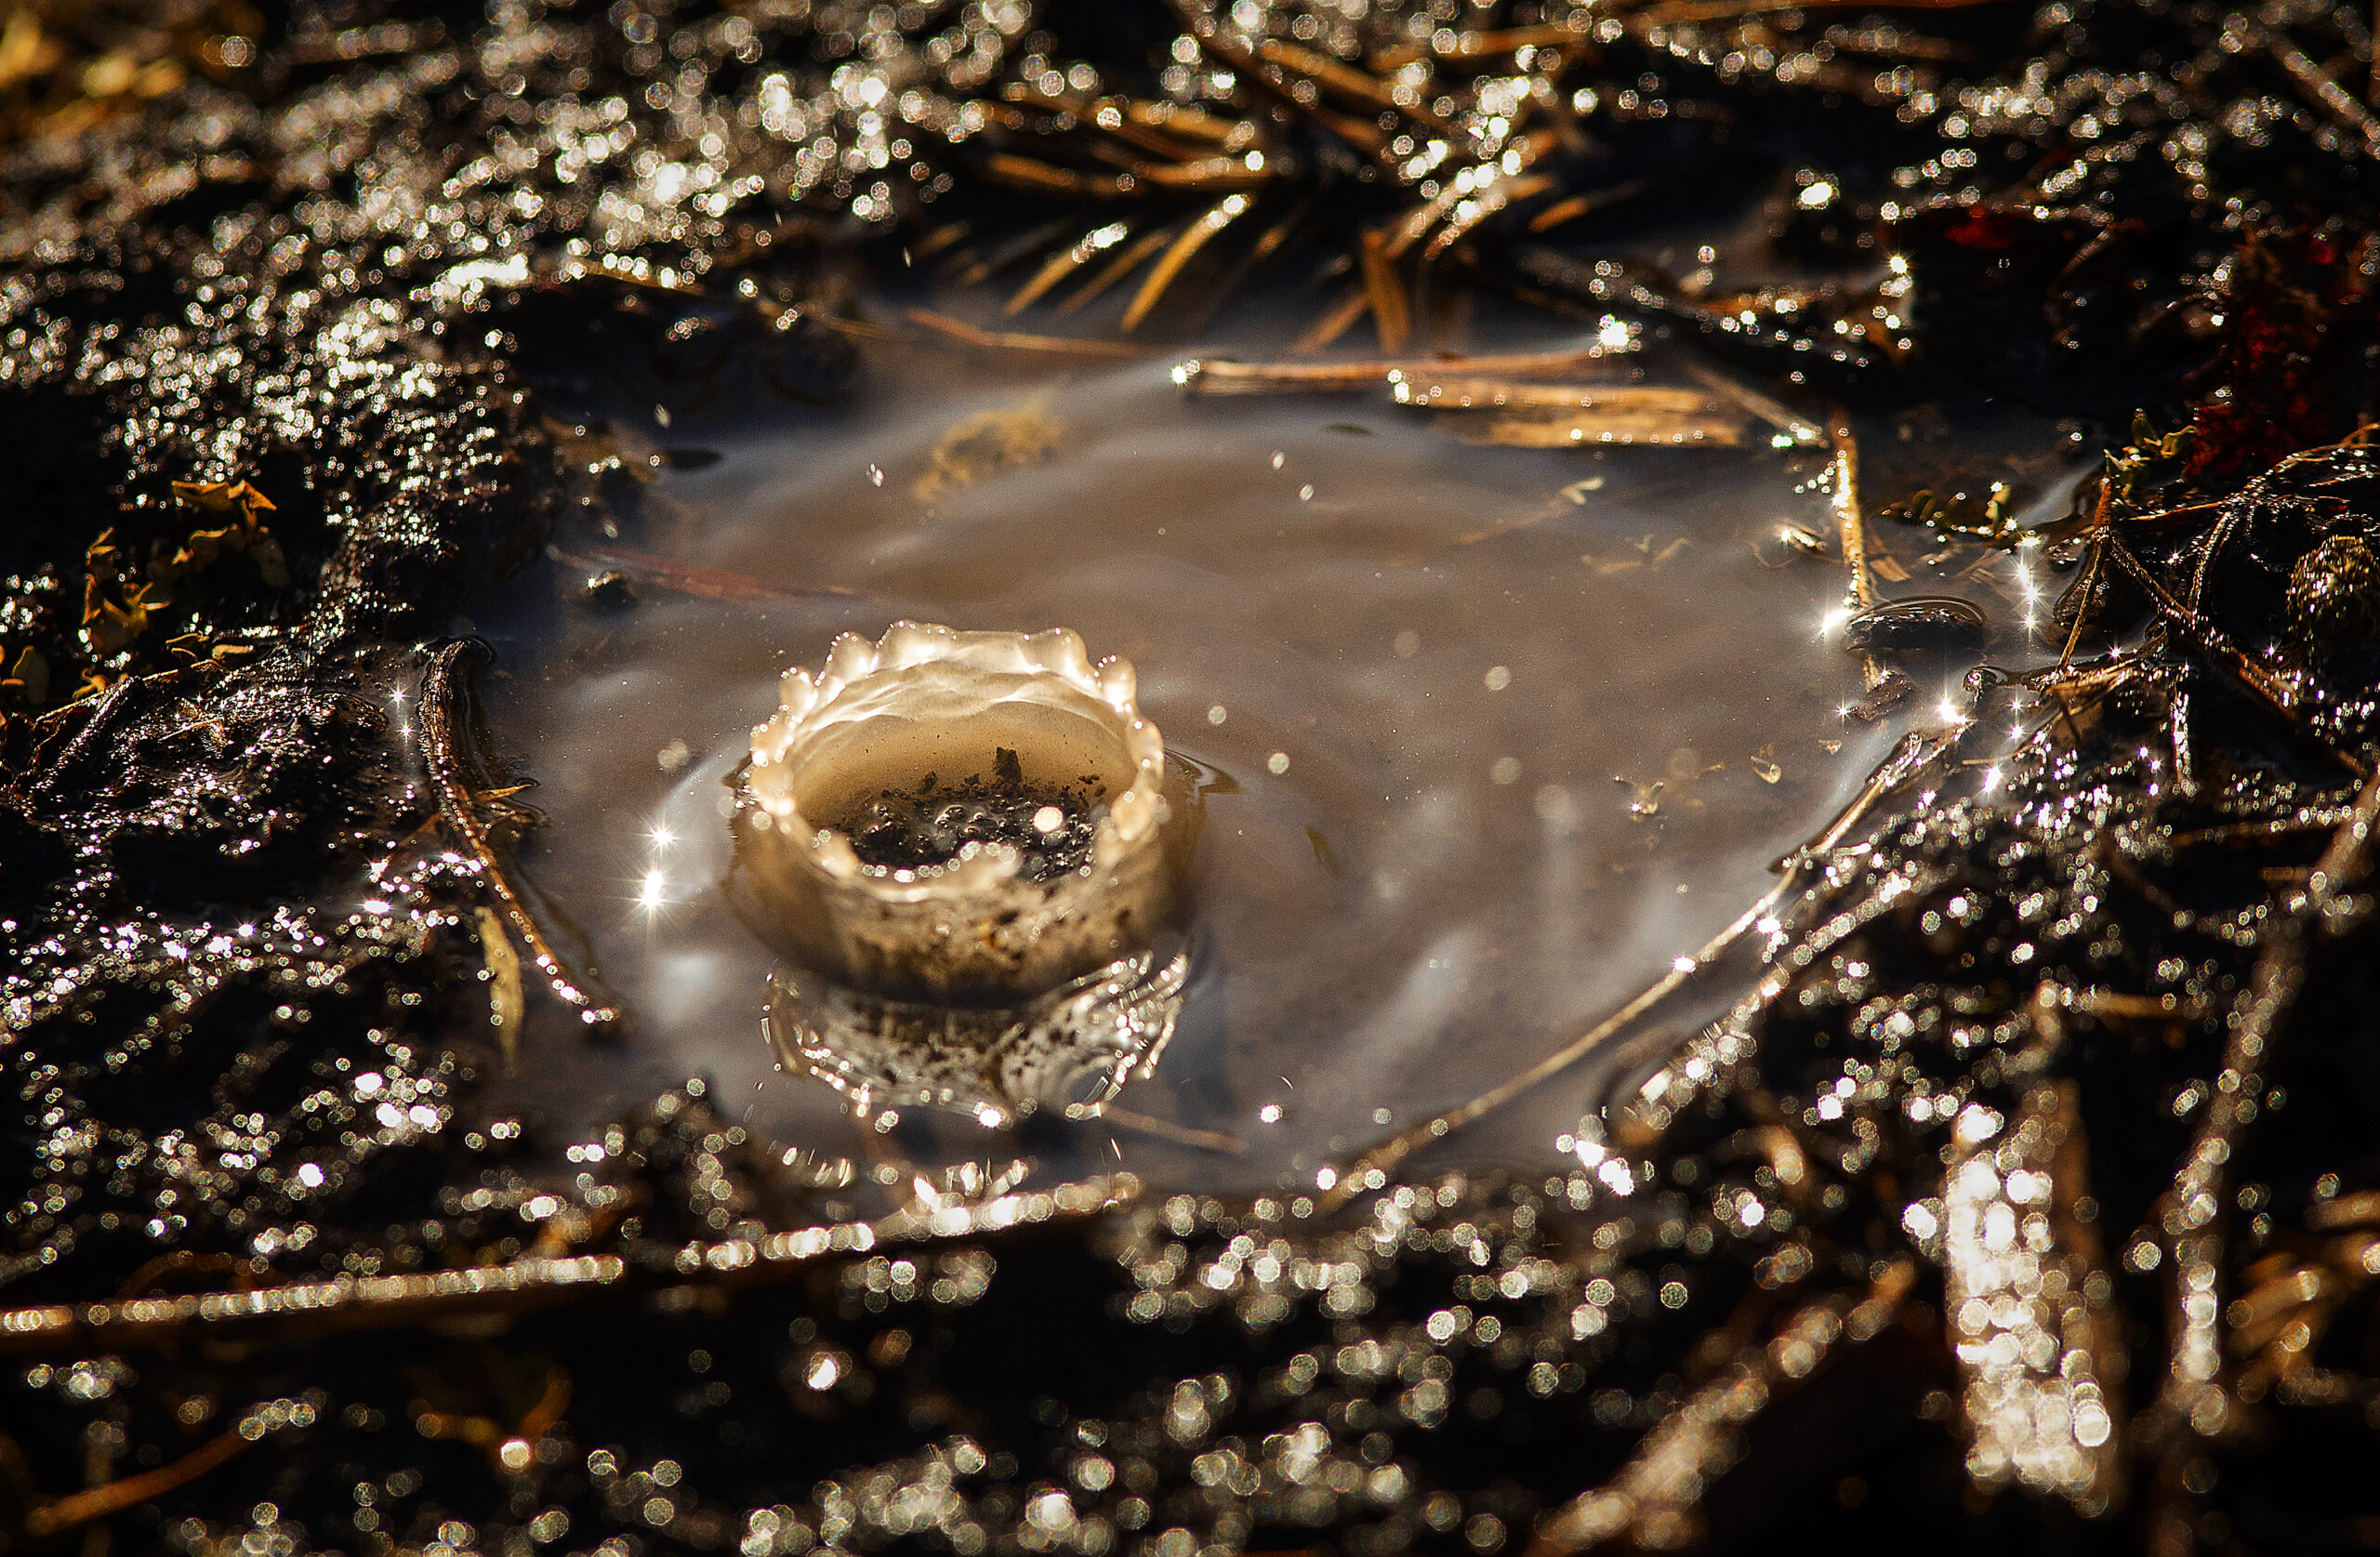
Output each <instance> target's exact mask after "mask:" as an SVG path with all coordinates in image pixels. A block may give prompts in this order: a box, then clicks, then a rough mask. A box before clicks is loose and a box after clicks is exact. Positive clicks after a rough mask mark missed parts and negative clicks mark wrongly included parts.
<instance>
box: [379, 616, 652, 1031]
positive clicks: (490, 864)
mask: <svg viewBox="0 0 2380 1557" xmlns="http://www.w3.org/2000/svg"><path fill="white" fill-rule="evenodd" d="M487 652H488V651H487V646H486V645H485V644H483V643H482V642H480V641H479V640H476V639H459V640H456V641H454V642H452V643H448V644H446V645H444V646H443V647H442V648H441V649H440V650H439V651H438V652H437V653H436V654H435V655H433V656H432V657H431V659H430V669H429V671H428V673H427V674H426V675H424V677H423V678H422V694H421V747H422V757H423V759H424V761H425V762H426V763H427V765H428V766H429V769H430V786H431V787H432V788H433V789H435V790H436V791H437V794H438V814H439V815H440V817H441V818H443V820H444V821H445V823H446V825H447V826H448V828H450V829H451V830H452V831H453V832H454V834H455V837H456V840H457V841H458V842H460V843H461V844H462V845H463V847H464V848H465V849H467V850H469V851H470V853H471V857H472V858H473V859H475V860H477V861H478V862H479V865H480V869H481V871H482V872H483V874H484V875H485V876H486V877H487V883H488V890H489V891H492V892H493V893H495V894H496V907H497V909H498V910H499V911H500V912H501V913H502V914H503V916H504V922H505V923H506V925H508V926H509V928H510V929H511V930H512V932H513V934H514V935H516V936H518V937H519V938H520V940H521V943H522V944H523V945H525V946H526V947H528V948H529V959H530V960H531V961H532V962H534V963H536V966H537V971H538V972H540V973H543V974H544V975H545V976H546V984H547V987H548V988H549V989H551V990H552V991H553V992H554V996H555V997H556V998H558V999H560V1000H561V1001H562V1003H563V1004H564V1005H567V1006H573V1007H575V1008H576V1009H577V1010H578V1013H579V1017H580V1019H581V1020H582V1021H584V1022H585V1023H587V1024H588V1026H590V1027H595V1028H599V1029H609V1028H614V1027H617V1026H618V1025H619V1024H620V1023H622V1022H623V1021H624V1020H626V1017H627V1013H626V1012H625V1011H624V1010H623V1009H621V1007H620V1003H619V1001H618V999H617V998H616V997H615V996H613V995H612V994H611V993H610V992H609V991H607V990H605V989H603V988H602V985H601V984H599V983H596V982H595V981H594V980H593V979H591V978H586V977H583V976H581V975H577V974H574V973H573V972H572V971H571V970H570V969H569V967H568V966H567V965H566V964H564V963H563V961H562V957H561V956H560V955H559V954H557V953H556V952H555V951H554V949H553V945H552V943H549V941H548V940H547V939H546V934H545V931H544V930H540V929H539V928H538V926H537V921H536V918H535V917H532V916H531V914H530V912H529V905H528V902H527V900H526V899H524V898H523V897H522V894H521V891H520V890H519V889H518V888H516V887H515V886H514V885H513V884H512V878H511V877H510V875H509V873H508V872H507V871H506V870H505V868H504V863H503V861H502V860H501V859H500V858H499V857H498V856H497V853H496V843H495V840H494V839H493V838H490V837H489V836H488V830H487V825H486V824H485V823H483V822H482V821H481V820H480V818H479V812H478V811H476V810H475V809H474V808H473V804H472V800H471V792H470V787H469V784H468V783H467V782H466V781H465V778H464V774H463V755H462V753H463V747H462V736H461V733H460V732H461V729H462V716H461V703H462V697H463V676H464V666H465V664H466V662H467V661H469V660H473V659H483V658H485V657H486V655H487Z"/></svg>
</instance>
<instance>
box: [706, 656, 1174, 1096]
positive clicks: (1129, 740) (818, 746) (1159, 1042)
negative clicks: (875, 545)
mask: <svg viewBox="0 0 2380 1557" xmlns="http://www.w3.org/2000/svg"><path fill="white" fill-rule="evenodd" d="M1135 691H1136V686H1135V680H1134V677H1133V672H1132V667H1131V665H1130V664H1129V663H1128V662H1126V661H1124V660H1122V659H1117V658H1109V659H1105V660H1102V661H1100V662H1099V663H1098V664H1097V665H1093V664H1092V663H1091V657H1090V655H1089V653H1087V652H1086V651H1085V649H1084V647H1083V642H1082V640H1081V639H1080V638H1078V637H1077V636H1076V635H1075V634H1074V633H1072V632H1070V631H1067V630H1065V629H1064V628H1056V629H1052V630H1051V631H1048V632H1039V633H1031V634H1025V633H1012V632H958V631H954V630H953V629H951V628H949V627H936V626H931V625H927V624H922V623H916V622H898V623H895V624H893V627H891V628H889V629H888V630H887V631H886V632H885V634H884V636H883V637H882V638H881V639H880V640H878V641H876V642H874V643H870V642H869V641H867V640H866V639H865V638H862V637H860V636H859V635H857V634H855V633H847V634H845V635H843V636H842V637H840V638H839V639H837V640H835V643H834V645H833V647H832V649H831V650H830V651H829V653H828V654H827V657H826V666H825V668H824V669H823V670H822V671H821V672H819V673H818V674H817V675H815V676H813V675H812V674H811V673H810V672H808V671H807V670H801V669H797V670H793V671H789V672H787V675H786V676H785V678H784V681H783V699H784V701H783V706H781V707H780V708H779V709H778V710H777V714H776V717H775V718H774V719H770V720H769V721H768V722H767V723H766V724H763V725H760V727H758V728H757V729H756V730H754V731H753V732H752V756H751V760H750V762H749V763H748V764H747V767H746V768H745V770H744V772H743V775H742V778H741V782H740V786H739V791H738V796H737V803H736V807H735V810H734V829H735V841H736V851H735V853H736V859H735V871H734V879H733V893H734V900H735V902H736V904H737V907H738V910H739V912H740V913H741V914H742V915H743V917H744V918H745V919H746V921H747V924H749V925H750V926H751V927H752V929H753V930H754V931H755V932H756V933H758V934H759V935H760V937H761V938H762V939H763V940H764V941H766V942H767V943H769V945H770V946H771V948H772V949H773V950H774V951H775V952H776V953H777V955H778V956H779V957H780V958H781V959H782V963H781V966H780V968H779V970H778V972H777V973H776V975H775V976H774V985H773V989H772V992H771V1000H770V1009H769V1029H770V1036H771V1038H772V1040H773V1041H774V1043H775V1044H776V1046H777V1048H778V1050H779V1052H780V1053H781V1055H782V1056H783V1057H784V1059H785V1061H786V1062H787V1065H788V1066H789V1067H793V1066H798V1067H800V1069H803V1070H806V1071H808V1072H809V1073H811V1074H812V1075H816V1076H818V1077H820V1078H821V1079H823V1080H825V1081H826V1082H827V1083H829V1084H830V1085H832V1086H834V1087H836V1088H838V1089H840V1090H841V1091H842V1092H843V1093H844V1094H845V1095H846V1096H848V1097H849V1098H851V1099H852V1101H853V1103H854V1105H855V1106H856V1107H858V1108H859V1109H860V1110H862V1111H863V1112H869V1113H872V1112H877V1111H880V1110H883V1109H887V1108H898V1107H912V1106H919V1105H928V1104H931V1105H934V1106H938V1107H943V1108H948V1109H953V1110H957V1111H959V1112H961V1113H965V1114H968V1115H973V1116H974V1117H975V1118H976V1119H978V1120H979V1121H981V1122H983V1123H985V1124H986V1125H1000V1124H1005V1123H1008V1122H1010V1121H1012V1120H1013V1119H1014V1118H1016V1117H1018V1116H1020V1115H1025V1114H1029V1113H1031V1112H1033V1111H1034V1110H1036V1109H1037V1108H1042V1107H1061V1108H1076V1109H1081V1108H1095V1107H1097V1106H1098V1105H1099V1104H1101V1103H1104V1102H1106V1101H1107V1100H1108V1099H1109V1098H1111V1097H1113V1096H1114V1095H1115V1093H1116V1091H1117V1089H1120V1088H1121V1087H1122V1086H1123V1085H1124V1083H1125V1082H1126V1081H1127V1080H1128V1079H1129V1078H1130V1077H1131V1075H1133V1074H1135V1073H1136V1072H1138V1073H1142V1074H1145V1072H1146V1070H1147V1069H1149V1068H1151V1067H1153V1066H1154V1065H1155V1064H1156V1062H1157V1056H1158V1054H1159V1053H1160V1052H1161V1051H1162V1049H1163V1048H1164V1046H1165V1044H1166V1041H1167V1040H1168V1039H1169V1038H1170V1036H1172V1032H1173V1024H1174V1019H1175V1016H1176V1014H1177V1013H1178V1011H1179V1010H1180V1008H1181V999H1182V990H1183V983H1184V981H1185V980H1186V978H1187V975H1188V969H1189V951H1188V945H1187V942H1186V939H1185V937H1184V935H1183V931H1182V927H1181V912H1180V909H1181V881H1182V875H1183V865H1184V864H1185V862H1186V859H1187V856H1188V852H1189V849H1190V845H1191V843H1192V841H1193V840H1194V838H1195V835H1196V832H1197V820H1198V818H1197V801H1196V798H1195V792H1194V791H1193V789H1192V787H1191V786H1190V785H1188V784H1187V783H1184V782H1183V781H1181V780H1179V779H1177V778H1175V777H1173V776H1172V770H1171V769H1170V768H1169V765H1168V763H1167V761H1166V757H1165V744H1164V741H1163V738H1162V737H1161V736H1160V735H1159V733H1158V732H1157V727H1156V725H1154V724H1152V723H1151V722H1150V721H1149V720H1148V719H1145V718H1144V717H1143V716H1142V714H1141V712H1140V710H1139V707H1138V706H1137V705H1136V703H1135V701H1134V698H1135Z"/></svg>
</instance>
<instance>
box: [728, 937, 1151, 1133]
mask: <svg viewBox="0 0 2380 1557" xmlns="http://www.w3.org/2000/svg"><path fill="white" fill-rule="evenodd" d="M1189 976H1190V954H1189V951H1188V949H1187V948H1186V947H1185V948H1183V949H1182V950H1179V951H1176V952H1175V953H1174V954H1173V955H1172V956H1171V957H1165V958H1163V959H1162V960H1160V958H1159V957H1158V954H1157V953H1156V952H1154V951H1144V952H1139V953H1136V954H1134V955H1133V956H1131V957H1119V958H1117V960H1116V961H1115V962H1113V963H1110V964H1109V965H1107V966H1106V967H1104V968H1101V969H1098V970H1094V971H1092V972H1090V973H1086V974H1084V975H1083V976H1082V977H1081V978H1078V979H1074V980H1070V981H1069V982H1067V983H1063V984H1060V985H1059V986H1058V987H1057V988H1055V989H1053V990H1050V991H1048V992H1046V993H1044V994H1041V995H1037V996H1033V997H1032V998H1030V999H1028V1000H1025V1001H1022V1002H1020V1003H1019V1004H1017V1005H1014V1006H997V1007H981V1006H954V1005H949V1004H945V1003H936V1002H931V1001H918V1000H898V999H892V998H889V997H887V996H881V995H877V994H873V993H871V992H869V991H866V990H857V989H852V988H849V987H848V986H846V985H843V984H840V983H836V982H835V981H834V980H832V979H830V978H828V977H826V975H825V974H823V973H815V972H813V971H811V970H807V969H795V968H791V967H783V968H779V969H778V970H776V972H775V973H774V975H773V976H772V977H771V979H770V999H769V1015H768V1032H769V1036H770V1038H771V1039H772V1040H773V1041H774V1043H775V1044H776V1047H777V1049H778V1052H780V1053H781V1054H783V1055H785V1056H786V1057H787V1059H789V1060H791V1061H792V1062H794V1063H795V1064H797V1065H799V1066H800V1067H801V1068H802V1069H804V1070H806V1071H808V1072H809V1074H811V1075H814V1076H816V1077H817V1078H818V1079H819V1080H821V1081H824V1082H826V1084H827V1085H828V1086H830V1087H832V1088H834V1089H836V1090H837V1091H839V1092H840V1093H842V1094H843V1095H844V1096H845V1097H847V1098H849V1099H851V1100H852V1104H853V1107H854V1108H856V1109H857V1110H859V1111H860V1112H861V1113H862V1114H864V1115H875V1114H879V1113H880V1112H882V1111H883V1110H886V1109H899V1108H908V1107H916V1106H921V1105H926V1104H932V1106H934V1107H937V1108H946V1109H951V1110H955V1111H957V1112H959V1113H961V1114H965V1115H971V1116H972V1117H973V1118H974V1120H975V1121H976V1122H977V1123H978V1124H982V1125H985V1126H988V1127H992V1128H998V1127H1000V1126H1002V1125H1006V1124H1008V1123H1010V1122H1012V1120H1014V1119H1016V1118H1018V1117H1019V1116H1021V1115H1026V1114H1030V1113H1032V1112H1033V1111H1034V1110H1036V1109H1037V1108H1040V1107H1043V1106H1045V1105H1049V1106H1055V1107H1057V1108H1060V1109H1062V1110H1070V1111H1073V1112H1076V1113H1078V1114H1079V1112H1080V1111H1082V1110H1085V1109H1095V1108H1097V1107H1099V1106H1100V1105H1102V1104H1104V1103H1105V1102H1108V1101H1109V1100H1111V1099H1112V1098H1114V1097H1115V1096H1116V1094H1117V1092H1118V1091H1120V1090H1121V1089H1123V1086H1124V1083H1125V1082H1126V1081H1127V1080H1129V1079H1131V1077H1132V1075H1135V1074H1136V1073H1137V1074H1138V1075H1147V1074H1148V1073H1149V1072H1150V1071H1152V1070H1154V1069H1155V1068H1156V1067H1157V1061H1158V1060H1159V1059H1160V1058H1162V1057H1163V1055H1164V1053H1165V1045H1166V1041H1167V1040H1168V1039H1170V1038H1171V1037H1172V1036H1173V1024H1174V1021H1175V1019H1176V1018H1177V1017H1178V1016H1179V1015H1180V1014H1181V1010H1182V991H1183V985H1184V984H1186V983H1188V982H1189Z"/></svg>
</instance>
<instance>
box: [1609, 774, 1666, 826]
mask: <svg viewBox="0 0 2380 1557" xmlns="http://www.w3.org/2000/svg"><path fill="white" fill-rule="evenodd" d="M1611 782H1612V783H1614V784H1624V785H1627V786H1628V789H1629V792H1630V798H1629V801H1628V814H1629V815H1631V816H1633V817H1634V818H1635V819H1636V820H1637V821H1639V822H1642V821H1644V820H1645V819H1646V818H1647V817H1651V816H1657V815H1659V813H1660V809H1661V791H1662V790H1664V789H1666V788H1668V787H1669V785H1668V784H1667V783H1666V782H1665V781H1663V780H1660V779H1655V780H1653V781H1652V782H1651V783H1650V784H1646V783H1644V782H1642V781H1640V780H1637V779H1633V778H1630V777H1628V776H1627V775H1626V774H1624V773H1614V774H1612V775H1611Z"/></svg>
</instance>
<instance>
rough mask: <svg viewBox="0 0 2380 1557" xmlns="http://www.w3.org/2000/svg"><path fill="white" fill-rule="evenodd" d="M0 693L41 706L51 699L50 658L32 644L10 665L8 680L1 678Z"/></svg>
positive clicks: (28, 703) (31, 704) (30, 704)
mask: <svg viewBox="0 0 2380 1557" xmlns="http://www.w3.org/2000/svg"><path fill="white" fill-rule="evenodd" d="M0 693H7V694H8V695H9V696H11V697H12V698H15V699H18V700H20V701H22V702H23V703H25V704H27V705H29V706H33V707H36V708H38V707H41V706H44V705H46V704H47V703H48V701H49V660H48V658H47V657H46V655H44V654H43V653H42V652H41V651H40V650H38V649H35V648H33V647H32V646H31V645H30V644H29V645H27V646H26V647H25V649H24V650H23V652H21V653H19V654H18V655H17V663H16V664H14V665H12V666H9V667H8V675H7V680H0Z"/></svg>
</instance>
